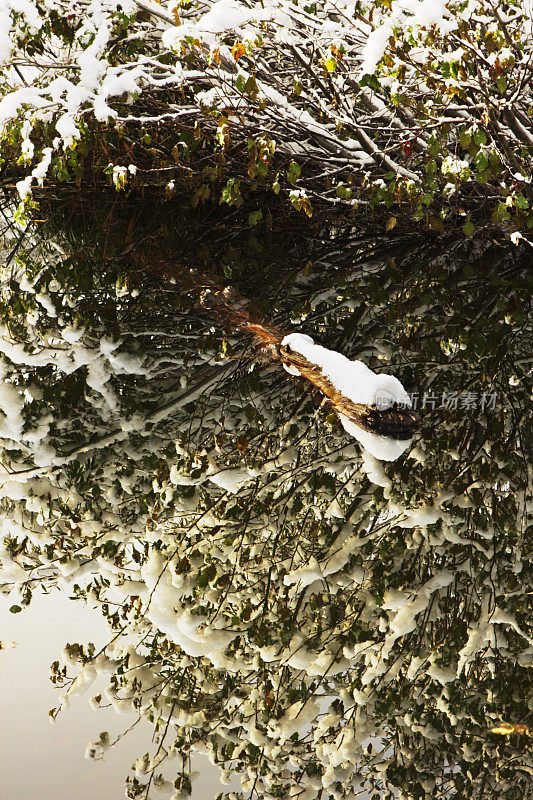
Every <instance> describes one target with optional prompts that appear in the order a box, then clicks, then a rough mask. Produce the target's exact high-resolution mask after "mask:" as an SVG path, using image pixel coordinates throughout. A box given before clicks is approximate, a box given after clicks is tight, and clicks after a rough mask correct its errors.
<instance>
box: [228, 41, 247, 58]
mask: <svg viewBox="0 0 533 800" xmlns="http://www.w3.org/2000/svg"><path fill="white" fill-rule="evenodd" d="M244 53H245V50H244V45H243V43H242V42H235V44H234V45H233V47H232V48H231V55H232V56H233V58H234V59H235V61H238V60H239V58H240V57H241V56H243V55H244Z"/></svg>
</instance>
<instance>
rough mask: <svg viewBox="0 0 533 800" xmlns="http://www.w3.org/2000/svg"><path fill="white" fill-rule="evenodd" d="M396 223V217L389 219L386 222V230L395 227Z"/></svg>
mask: <svg viewBox="0 0 533 800" xmlns="http://www.w3.org/2000/svg"><path fill="white" fill-rule="evenodd" d="M396 222H397V219H396V217H389V219H388V220H387V225H386V230H388V231H391V230H392V229H393V228H394V226H395V225H396Z"/></svg>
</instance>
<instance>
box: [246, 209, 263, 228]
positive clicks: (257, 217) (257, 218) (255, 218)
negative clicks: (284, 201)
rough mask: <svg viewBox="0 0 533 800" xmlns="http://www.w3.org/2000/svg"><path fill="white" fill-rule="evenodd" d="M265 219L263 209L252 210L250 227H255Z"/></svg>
mask: <svg viewBox="0 0 533 800" xmlns="http://www.w3.org/2000/svg"><path fill="white" fill-rule="evenodd" d="M262 219H263V212H262V211H252V213H251V214H248V225H249V226H250V228H253V227H254V226H255V225H257V223H258V222H261V220H262Z"/></svg>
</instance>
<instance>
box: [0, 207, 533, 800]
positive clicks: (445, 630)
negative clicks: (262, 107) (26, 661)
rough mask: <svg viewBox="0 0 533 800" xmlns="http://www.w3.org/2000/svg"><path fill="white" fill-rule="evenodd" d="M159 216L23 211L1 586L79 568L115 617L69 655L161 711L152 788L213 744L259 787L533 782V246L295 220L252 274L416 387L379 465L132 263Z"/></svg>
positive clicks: (284, 311)
mask: <svg viewBox="0 0 533 800" xmlns="http://www.w3.org/2000/svg"><path fill="white" fill-rule="evenodd" d="M91 230H92V236H93V238H92V240H91V235H90V231H91ZM107 233H109V230H107ZM157 235H158V234H157V227H154V228H152V229H151V231H150V232H149V233H147V232H146V231H143V232H142V235H141V232H139V233H138V239H139V240H138V241H136V239H135V235H134V234H132V233H131V231H130V233H129V236H130V239H129V241H128V242H125V241H124V239H121V238H120V237H118V235H116V232H115V244H114V245H112V244H110V243H109V237H108V236H106V228H105V225H103V224H102V226H101V227H99V223H98V219H96V222H95V221H94V220H92V222H91V224H88V225H85V228H84V226H83V225H81V229H78V230H74V231H73V230H70V232H69V231H67V230H66V229H65V228H63V229H61V230H60V229H54V228H53V226H50V225H49V226H48V227H47V229H46V236H43V231H42V230H39V228H38V227H37V228H35V227H30V228H28V229H27V230H26V232H25V234H24V237H23V238H21V237H20V235H19V234H17V236H18V237H19V238H18V239H16V238H15V231H14V229H13V228H10V227H9V224H8V223H6V229H5V248H6V249H5V259H4V261H5V263H4V267H3V273H2V277H3V282H2V297H1V302H2V322H1V329H0V334H1V336H0V350H1V351H2V358H1V368H2V372H3V381H2V385H1V388H0V393H1V407H2V410H3V415H2V418H1V420H0V435H1V437H2V448H3V449H2V476H1V494H2V497H3V500H2V503H3V514H2V537H3V538H2V545H1V551H0V560H1V562H2V572H1V576H2V578H1V579H2V581H3V587H4V590H5V591H6V592H8V591H9V592H11V596H12V597H13V604H14V605H18V606H19V607H22V606H23V605H27V604H28V603H29V602H30V601H31V596H32V593H34V592H35V591H36V590H38V589H39V588H42V587H43V586H44V587H46V588H49V587H51V586H56V585H57V586H59V587H60V588H61V589H62V590H63V591H67V592H69V594H71V595H72V596H74V597H76V598H79V599H80V600H81V601H83V600H84V599H86V600H87V601H88V602H89V603H90V604H92V605H93V606H98V607H99V608H100V609H101V611H102V613H103V614H104V615H105V616H106V617H107V618H108V621H109V624H110V627H111V636H110V642H109V644H108V646H106V647H105V648H104V649H103V650H101V651H100V652H95V650H94V647H92V646H90V645H88V644H83V643H78V644H76V645H71V646H69V648H68V649H67V654H66V661H67V663H68V664H69V665H70V666H69V670H68V672H67V673H66V674H65V672H64V671H63V664H62V663H59V662H58V663H57V664H55V665H54V674H53V679H54V681H56V682H57V683H63V684H64V685H65V693H66V694H65V702H67V701H68V698H69V697H70V696H72V695H74V694H76V693H77V692H79V691H81V690H82V689H85V688H86V687H87V684H88V683H90V682H91V681H92V680H93V679H94V678H95V677H96V675H97V674H98V673H99V672H102V671H103V672H106V673H107V674H108V675H109V686H108V689H107V696H106V697H105V698H104V697H100V698H98V701H99V702H102V703H106V702H109V701H111V703H112V704H113V705H114V706H116V708H117V709H118V710H121V709H123V708H130V707H133V708H134V709H136V710H137V711H138V713H139V714H142V715H144V716H146V717H147V718H148V719H149V720H150V721H151V722H152V723H153V724H154V726H155V730H156V734H157V744H156V747H155V750H154V753H153V754H152V755H151V756H150V757H146V758H141V759H139V761H138V762H137V764H136V765H135V770H134V773H132V775H131V776H130V777H129V778H128V796H129V797H147V796H148V794H149V793H150V791H151V789H152V788H154V787H155V786H156V785H157V784H160V788H163V789H165V790H168V792H167V793H168V795H169V796H172V797H174V798H178V797H182V796H185V795H187V794H188V793H189V792H190V790H191V778H190V773H189V756H190V754H191V752H194V751H200V752H207V753H208V755H209V757H210V758H211V759H212V760H213V761H214V762H215V763H216V764H218V765H219V766H220V767H221V769H222V771H223V776H224V777H227V778H230V776H232V775H234V774H238V775H239V776H240V777H241V780H242V792H243V793H244V794H248V795H250V794H251V795H252V796H253V795H258V796H260V797H265V798H284V797H298V798H301V800H311V798H314V797H317V798H318V797H321V796H331V797H333V798H335V799H336V800H337V799H340V798H343V797H353V796H357V794H358V793H359V792H361V793H363V792H364V790H368V791H370V796H372V797H376V798H392V797H397V796H400V797H405V798H441V797H443V798H455V799H456V800H459V798H461V799H462V798H466V797H469V798H495V797H498V798H506V800H513V799H514V798H523V797H525V796H527V793H528V791H529V790H530V788H531V774H532V770H533V765H532V763H531V757H530V750H528V746H527V745H528V737H529V731H531V724H532V723H531V720H530V719H529V717H528V714H530V712H529V710H528V709H529V707H530V705H531V694H529V695H528V687H530V678H529V676H530V674H531V661H532V653H533V639H532V636H533V633H532V631H531V622H530V617H529V614H528V598H530V596H531V572H530V571H528V569H527V558H528V556H529V555H530V544H531V526H530V527H529V528H528V521H527V517H526V505H527V501H528V497H529V498H530V491H531V490H530V486H529V484H528V469H527V455H528V454H527V444H528V443H527V439H526V413H527V410H528V397H529V392H530V390H531V386H530V384H529V383H528V380H529V378H528V374H527V370H528V365H529V362H528V359H529V358H530V351H531V320H530V318H529V317H528V296H529V290H530V288H531V287H530V284H529V285H528V276H527V272H526V267H527V255H528V254H526V253H523V254H521V252H520V251H518V250H517V249H516V248H515V249H513V251H512V252H508V251H506V250H503V249H499V248H496V247H494V246H493V245H492V244H491V243H490V242H483V241H481V242H474V241H472V242H467V243H462V244H449V245H447V246H446V247H444V246H443V245H442V243H440V244H439V243H435V242H429V243H428V242H422V241H420V242H410V243H408V242H405V241H403V240H401V239H398V240H396V242H391V241H387V242H385V241H383V242H380V241H378V240H374V241H369V239H368V235H356V234H352V235H351V236H347V235H346V234H344V235H343V237H342V238H340V241H337V240H335V237H334V235H333V234H331V233H329V234H328V235H326V234H324V235H322V234H320V235H319V234H318V233H317V234H316V238H315V240H314V241H309V240H307V241H305V242H304V243H300V244H298V242H295V241H294V237H292V235H291V233H290V232H289V233H288V235H287V237H285V238H283V237H278V240H277V241H274V242H273V243H272V248H271V249H270V250H268V249H267V248H266V249H264V250H263V251H261V252H260V248H259V250H256V259H257V262H256V264H255V265H254V268H249V269H248V270H246V271H244V270H243V271H242V272H241V273H240V274H239V270H237V272H236V273H235V274H234V275H233V276H232V281H237V283H238V284H239V289H240V290H241V291H242V292H243V293H244V294H247V295H248V296H249V297H250V298H251V299H252V300H253V301H254V302H255V303H256V304H257V306H258V307H259V308H260V309H263V311H264V310H266V309H268V308H270V318H271V319H272V320H273V321H274V322H276V323H278V324H283V326H284V327H285V328H291V327H293V328H294V329H298V330H301V331H303V332H306V333H309V334H310V335H312V336H313V338H314V339H315V340H316V341H320V342H322V343H324V344H326V345H327V346H328V347H331V348H335V349H337V350H340V351H342V352H343V353H345V354H346V355H349V356H350V357H353V358H360V359H361V360H363V361H365V362H367V363H368V364H369V366H370V367H372V369H374V370H378V371H379V370H380V369H383V370H384V371H389V372H392V373H394V374H396V375H397V376H398V377H399V378H400V379H401V380H402V382H403V384H404V385H405V386H406V388H407V389H408V391H411V392H413V393H417V392H418V396H419V409H420V411H421V413H422V415H423V423H424V424H423V431H422V434H421V436H420V437H419V439H418V440H417V441H415V442H414V445H413V448H412V449H411V450H410V451H408V452H407V453H406V454H405V455H404V456H402V457H401V458H400V459H399V460H398V461H397V462H395V463H392V464H380V463H379V462H377V461H376V460H375V459H373V458H372V457H370V456H369V455H368V454H365V453H364V452H362V451H361V449H360V447H359V445H358V444H357V443H356V442H355V441H354V440H351V439H350V438H349V437H348V435H347V434H346V433H345V432H344V430H343V429H342V427H341V426H340V424H339V422H338V419H337V418H336V417H335V415H334V414H333V413H332V411H331V409H330V408H328V407H327V406H326V405H325V404H324V403H321V401H320V398H318V397H317V395H315V394H314V393H313V391H312V390H310V389H309V386H308V385H307V384H305V385H304V384H303V383H302V382H299V380H298V379H297V378H294V377H291V376H288V375H287V374H286V373H284V372H283V371H282V370H281V369H280V368H279V365H273V364H270V363H268V362H267V361H266V359H265V358H264V357H263V356H262V355H261V353H260V352H258V351H257V349H255V346H254V345H253V343H252V342H251V341H249V340H248V339H247V337H246V336H242V335H237V334H236V333H235V331H231V330H229V329H228V327H227V326H224V324H223V323H221V322H220V321H213V320H212V319H210V318H209V316H208V315H206V313H205V310H202V309H198V308H197V307H196V305H195V300H194V293H180V292H175V291H171V290H170V287H168V286H166V285H165V284H164V283H162V282H161V281H160V280H159V279H158V278H157V277H155V273H157V269H156V268H155V267H156V264H155V261H156V260H157V259H156V258H155V256H154V270H152V274H149V273H147V271H146V268H145V266H143V267H142V268H141V267H140V266H139V259H138V258H136V257H135V256H134V255H132V254H134V253H137V254H139V253H141V252H143V253H144V254H145V255H146V253H147V252H150V247H154V249H153V250H152V252H153V253H159V252H162V251H163V250H164V249H165V247H166V248H167V249H168V242H167V244H165V243H164V242H163V241H162V242H161V245H160V250H158V249H157V248H155V245H156V244H157ZM248 235H249V234H246V236H248ZM163 238H164V237H163ZM289 243H290V246H289ZM232 246H233V248H234V251H235V254H237V255H238V256H239V258H241V262H243V261H246V258H247V256H246V253H248V255H249V247H250V242H249V240H248V241H244V238H243V237H241V239H240V240H239V239H238V238H236V239H235V240H234V241H233V243H232ZM111 247H114V248H115V249H114V250H113V251H111V250H109V248H111ZM225 247H226V244H224V248H225ZM105 248H108V250H107V251H106V254H105V257H104V255H103V253H104V250H105ZM187 248H189V251H190V248H191V245H190V241H189V242H187V243H184V244H183V247H182V250H181V254H182V262H183V263H184V264H185V265H187V264H188V263H190V262H187V259H186V258H185V256H184V255H183V254H185V253H186V252H188V250H187ZM224 248H223V251H224V252H226V251H225V250H224ZM247 248H248V250H247ZM224 252H222V250H221V249H220V247H219V249H218V250H217V252H216V253H215V252H213V253H212V254H210V257H211V256H212V263H213V264H214V265H215V267H214V269H215V271H218V272H219V273H220V274H221V275H222V277H221V280H226V281H228V280H229V278H228V275H229V272H228V269H226V267H227V266H228V265H227V263H225V262H224ZM304 253H305V254H306V256H305V261H304V260H303V258H302V255H303V254H304ZM243 254H244V256H243ZM282 254H283V256H284V258H283V260H282ZM237 255H235V258H234V261H236V259H237ZM274 255H275V259H274ZM269 259H270V261H269ZM268 261H269V263H262V262H268ZM298 262H299V268H298V269H296V268H295V264H296V263H298ZM143 263H144V264H146V258H145V259H144V262H143ZM248 263H249V262H248ZM305 263H307V266H306V267H305V268H304V264H305ZM273 275H276V276H277V281H276V283H274V281H273V280H272V276H273ZM265 276H268V280H265ZM219 277H220V276H219ZM454 393H455V394H454ZM454 398H455V399H454ZM489 398H490V399H489ZM528 492H529V494H528ZM528 698H529V699H528ZM502 726H503V727H502ZM505 726H507V727H505ZM512 726H515V727H512ZM510 728H511V729H510ZM493 729H495V730H496V732H493ZM502 730H505V731H506V732H505V733H502ZM105 746H106V743H105V742H104V741H100V742H96V743H94V745H93V750H94V752H95V753H97V752H100V751H101V750H103V749H105ZM173 758H175V759H176V761H175V762H173V763H172V768H171V769H170V773H171V774H172V777H170V778H169V769H166V768H164V767H163V766H162V763H163V762H169V764H170V763H171V762H172V759H173ZM162 771H164V772H165V777H162V776H160V773H161V772H162ZM231 796H232V797H234V796H235V793H232V795H231ZM362 796H363V794H362Z"/></svg>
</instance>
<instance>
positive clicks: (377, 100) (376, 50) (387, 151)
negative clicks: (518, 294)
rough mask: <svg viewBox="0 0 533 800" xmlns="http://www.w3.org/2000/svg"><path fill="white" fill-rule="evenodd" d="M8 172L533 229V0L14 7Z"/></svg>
mask: <svg viewBox="0 0 533 800" xmlns="http://www.w3.org/2000/svg"><path fill="white" fill-rule="evenodd" d="M1 23H2V39H1V42H0V61H1V63H2V68H1V81H2V84H1V92H2V94H3V100H2V101H1V102H0V126H1V128H2V139H1V144H2V151H3V157H4V184H5V185H11V186H13V185H14V182H16V181H17V180H18V183H17V187H18V192H19V194H20V197H21V198H22V199H23V200H25V201H26V204H29V203H30V202H31V192H32V191H33V190H34V189H35V188H36V187H37V186H38V185H39V184H41V183H43V182H44V184H45V186H47V187H52V186H55V185H57V183H58V182H59V183H60V182H62V181H64V182H67V181H70V182H73V183H76V184H77V185H81V184H82V183H83V184H86V185H91V186H92V185H95V184H96V185H99V184H101V182H102V181H103V180H109V182H111V183H113V184H114V186H115V187H116V189H117V190H118V191H121V190H126V191H127V190H128V187H132V186H133V187H142V186H146V185H150V186H153V185H155V186H157V187H159V190H160V192H161V193H162V194H166V195H167V196H172V195H173V194H174V193H176V192H180V193H182V194H183V195H184V196H186V197H188V199H189V201H190V202H191V203H192V204H193V205H197V204H201V203H204V202H206V200H208V199H214V200H215V201H216V202H222V203H227V204H229V205H230V206H231V205H233V206H239V205H240V204H241V203H242V202H243V198H244V199H245V200H247V201H249V202H251V204H252V207H251V209H250V210H249V217H248V220H249V224H250V226H257V225H265V224H268V218H269V204H270V203H271V202H272V198H273V197H274V196H275V195H278V194H279V195H281V196H282V197H285V198H286V199H287V200H288V201H289V202H290V203H291V204H292V205H293V206H294V207H295V208H296V209H297V210H299V211H300V212H302V213H305V214H307V215H309V216H310V215H312V214H313V213H315V214H316V213H317V212H318V209H320V213H321V214H324V213H325V210H326V209H330V210H331V209H336V208H338V207H342V208H345V209H346V211H347V212H349V215H350V216H352V218H355V219H357V218H358V217H359V218H370V219H372V220H373V223H374V224H376V225H377V226H378V227H381V228H382V229H383V230H384V229H388V230H391V229H392V228H393V227H395V226H396V225H397V224H398V223H401V226H402V227H403V228H404V229H406V230H407V229H412V228H413V227H415V226H420V225H421V226H422V227H425V228H427V229H432V230H434V231H436V232H442V231H452V230H457V229H458V228H462V230H463V231H464V233H465V234H467V235H471V234H472V233H474V232H475V231H476V230H478V229H480V228H483V229H487V230H489V231H490V233H491V235H493V236H495V235H497V236H503V237H509V236H512V237H513V241H516V240H517V239H518V237H519V236H528V235H529V234H528V232H529V230H530V228H531V226H532V225H533V214H532V212H531V207H530V204H531V200H532V193H531V173H532V166H533V160H532V153H533V125H532V119H531V108H532V102H531V100H532V91H531V81H532V77H533V72H532V66H531V57H532V53H533V38H532V25H533V23H532V14H531V5H530V3H529V1H528V2H523V1H522V0H507V1H506V2H504V3H495V2H491V0H461V2H457V1H456V0H450V1H449V2H444V0H403V2H396V0H394V1H393V2H391V1H390V0H388V1H387V2H385V1H384V0H373V2H355V3H352V2H344V1H341V2H330V0H324V1H321V2H316V3H311V4H305V3H301V2H292V0H291V2H289V1H288V0H268V2H262V3H252V2H244V0H243V2H238V0H218V2H211V0H209V2H202V3H198V4H194V3H190V2H184V1H183V0H171V1H170V2H169V3H168V4H166V5H159V4H157V3H155V2H153V3H152V2H150V0H146V1H144V0H138V1H137V2H134V0H121V2H118V0H105V1H104V2H96V0H92V2H62V1H61V0H59V1H58V0H54V1H53V2H42V1H41V0H20V2H18V3H16V4H9V3H6V4H4V6H3V7H2V10H1Z"/></svg>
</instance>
